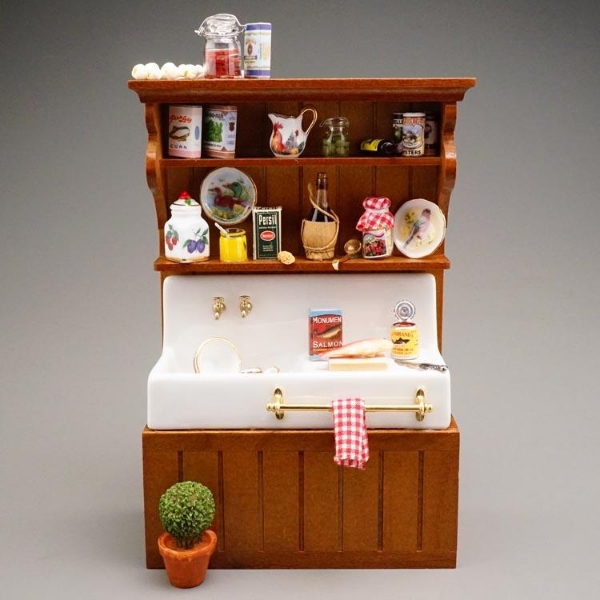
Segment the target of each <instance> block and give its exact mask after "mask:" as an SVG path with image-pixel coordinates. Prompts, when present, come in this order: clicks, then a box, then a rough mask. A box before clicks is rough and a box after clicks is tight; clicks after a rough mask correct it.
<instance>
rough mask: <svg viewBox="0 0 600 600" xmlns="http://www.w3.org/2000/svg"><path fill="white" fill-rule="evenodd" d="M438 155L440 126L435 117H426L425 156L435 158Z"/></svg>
mask: <svg viewBox="0 0 600 600" xmlns="http://www.w3.org/2000/svg"><path fill="white" fill-rule="evenodd" d="M437 153H438V125H437V119H436V116H435V115H431V114H428V115H427V116H426V117H425V155H426V156H435V155H436V154H437Z"/></svg>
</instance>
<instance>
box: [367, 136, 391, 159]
mask: <svg viewBox="0 0 600 600" xmlns="http://www.w3.org/2000/svg"><path fill="white" fill-rule="evenodd" d="M395 148H396V144H394V142H390V141H389V140H381V139H367V140H363V141H362V142H361V143H360V150H361V152H363V153H365V154H377V155H379V156H391V155H392V154H393V153H394V149H395Z"/></svg>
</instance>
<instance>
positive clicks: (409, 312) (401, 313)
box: [394, 300, 416, 321]
mask: <svg viewBox="0 0 600 600" xmlns="http://www.w3.org/2000/svg"><path fill="white" fill-rule="evenodd" d="M415 312H416V310H415V305H414V304H413V303H412V302H411V301H410V300H400V302H398V303H397V304H396V306H395V307H394V314H395V315H396V318H397V319H398V320H399V321H410V320H411V319H412V318H413V317H414V316H415Z"/></svg>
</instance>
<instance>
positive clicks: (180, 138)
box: [167, 105, 202, 158]
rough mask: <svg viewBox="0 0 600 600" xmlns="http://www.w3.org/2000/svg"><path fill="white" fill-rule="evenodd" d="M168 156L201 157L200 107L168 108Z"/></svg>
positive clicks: (181, 106)
mask: <svg viewBox="0 0 600 600" xmlns="http://www.w3.org/2000/svg"><path fill="white" fill-rule="evenodd" d="M167 131H168V140H167V145H168V154H169V156H176V157H180V158H200V157H201V156H202V107H201V106H183V105H173V106H169V126H168V129H167Z"/></svg>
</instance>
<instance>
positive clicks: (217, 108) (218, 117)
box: [202, 105, 237, 158]
mask: <svg viewBox="0 0 600 600" xmlns="http://www.w3.org/2000/svg"><path fill="white" fill-rule="evenodd" d="M236 133H237V108H236V107H235V106H224V105H212V106H207V107H205V109H204V133H203V136H202V148H203V149H204V154H205V155H206V156H210V157H212V158H233V157H234V156H235V137H236Z"/></svg>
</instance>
